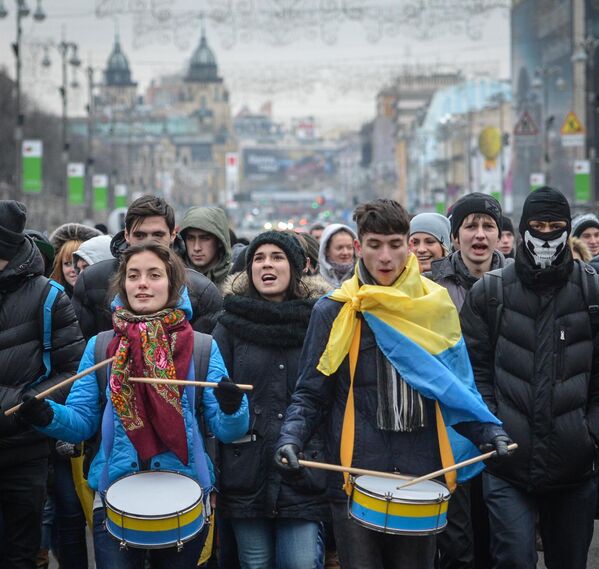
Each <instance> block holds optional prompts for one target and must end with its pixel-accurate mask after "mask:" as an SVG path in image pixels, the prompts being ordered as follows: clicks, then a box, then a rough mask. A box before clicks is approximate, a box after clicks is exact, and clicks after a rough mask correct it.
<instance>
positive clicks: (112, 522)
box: [105, 470, 204, 549]
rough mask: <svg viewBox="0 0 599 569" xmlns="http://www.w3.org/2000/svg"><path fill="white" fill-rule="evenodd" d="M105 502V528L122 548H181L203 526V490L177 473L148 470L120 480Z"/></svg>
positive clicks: (110, 489) (111, 488)
mask: <svg viewBox="0 0 599 569" xmlns="http://www.w3.org/2000/svg"><path fill="white" fill-rule="evenodd" d="M105 501H106V529H107V530H108V532H109V533H110V534H111V535H113V536H114V537H115V538H116V539H118V540H119V541H120V542H121V545H123V546H126V545H128V546H131V547H141V548H145V549H146V548H147V549H159V548H165V547H175V546H177V547H179V548H180V547H181V546H182V544H183V543H185V542H186V541H189V540H190V539H193V538H194V537H195V536H197V535H198V533H200V531H201V530H202V527H203V526H204V515H203V505H202V488H201V487H200V485H199V484H198V483H197V482H196V481H195V480H194V479H193V478H190V477H189V476H185V475H184V474H179V473H177V472H169V471H160V470H149V471H144V472H135V473H133V474H129V475H127V476H124V477H122V478H119V479H118V480H117V481H115V482H114V483H113V484H111V485H110V486H109V487H108V490H107V491H106V499H105Z"/></svg>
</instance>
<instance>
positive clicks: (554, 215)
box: [520, 186, 572, 239]
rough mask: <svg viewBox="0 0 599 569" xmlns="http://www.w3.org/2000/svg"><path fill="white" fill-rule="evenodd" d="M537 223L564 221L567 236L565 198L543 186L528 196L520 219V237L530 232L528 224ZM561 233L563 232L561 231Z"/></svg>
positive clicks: (569, 217)
mask: <svg viewBox="0 0 599 569" xmlns="http://www.w3.org/2000/svg"><path fill="white" fill-rule="evenodd" d="M533 219H534V220H537V221H565V222H566V223H567V225H566V230H567V231H568V234H569V233H570V231H571V224H572V220H571V214H570V204H569V203H568V200H567V199H566V196H564V194H562V193H561V192H560V191H559V190H556V189H555V188H550V187H549V186H543V187H542V188H539V189H538V190H535V191H534V192H531V193H530V194H528V197H527V198H526V200H525V201H524V206H523V207H522V217H521V218H520V235H522V238H523V239H524V233H525V232H526V231H531V230H530V227H529V225H528V224H529V222H530V221H531V220H533ZM562 231H563V230H562Z"/></svg>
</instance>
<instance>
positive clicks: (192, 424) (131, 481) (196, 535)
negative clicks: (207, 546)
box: [20, 243, 248, 569]
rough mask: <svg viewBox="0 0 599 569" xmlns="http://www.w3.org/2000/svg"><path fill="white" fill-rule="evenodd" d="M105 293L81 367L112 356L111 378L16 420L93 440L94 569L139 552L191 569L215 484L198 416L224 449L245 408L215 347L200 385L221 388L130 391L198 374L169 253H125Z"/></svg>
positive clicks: (180, 270)
mask: <svg viewBox="0 0 599 569" xmlns="http://www.w3.org/2000/svg"><path fill="white" fill-rule="evenodd" d="M113 284H114V289H115V293H116V294H115V298H114V301H113V303H112V306H113V328H114V333H110V336H111V340H110V342H109V343H108V346H107V349H106V350H105V353H102V354H97V353H96V352H97V351H98V350H96V343H98V344H99V345H100V342H102V341H104V340H103V339H102V338H103V336H102V334H106V333H101V334H99V335H98V336H94V337H93V338H92V339H91V340H90V341H89V343H88V345H87V347H86V350H85V353H84V355H83V358H82V360H81V364H80V370H83V369H87V368H89V367H90V366H92V365H93V364H95V363H96V362H97V361H99V360H103V359H104V357H106V356H109V357H110V356H114V357H115V359H114V361H113V363H112V366H111V367H110V368H109V371H108V373H105V372H104V370H100V371H98V372H92V373H89V374H88V375H86V376H85V377H83V378H82V379H81V380H79V381H78V382H77V383H75V384H74V385H73V388H72V390H71V393H70V395H69V397H68V399H67V401H66V404H65V405H64V406H63V405H57V404H55V403H54V402H52V401H47V400H45V399H41V400H37V399H29V400H28V401H27V402H26V403H25V404H24V405H23V407H22V408H21V410H20V416H21V418H22V419H23V420H25V421H27V422H29V423H31V424H33V425H34V426H36V427H37V428H38V429H39V430H40V431H42V432H44V433H46V434H47V435H49V436H51V437H56V438H60V439H63V440H67V441H71V442H79V441H82V440H86V439H90V438H92V437H96V438H97V440H98V443H99V444H98V445H97V450H96V454H95V456H94V457H93V460H92V462H91V466H90V469H89V475H88V483H89V485H90V487H91V488H92V489H93V490H95V491H96V499H95V502H94V548H95V557H96V566H97V567H98V569H118V568H125V567H126V568H127V569H129V568H133V567H136V568H137V567H139V568H140V569H141V568H142V567H143V563H144V549H146V548H147V549H149V550H150V559H151V564H152V567H153V568H157V569H160V568H166V567H168V568H169V569H176V568H181V569H183V568H184V567H185V568H187V567H195V565H196V564H197V560H198V558H199V555H200V552H201V549H202V545H203V543H204V540H205V534H206V531H205V529H206V527H205V526H204V529H203V530H202V525H203V518H204V517H205V515H206V513H207V512H206V509H207V508H209V501H208V499H207V498H208V496H209V494H210V491H211V490H212V486H213V483H214V475H213V471H212V464H211V462H210V459H209V458H208V456H207V454H206V453H205V451H204V440H203V436H202V435H201V434H200V431H199V429H198V421H197V420H196V407H197V410H202V411H203V417H204V421H205V423H206V425H207V428H208V429H209V430H210V431H211V432H212V433H214V434H215V436H216V437H217V438H218V439H220V440H221V441H222V442H230V441H232V440H235V439H238V438H239V437H240V436H242V435H244V434H245V433H246V432H247V429H248V405H247V399H246V398H245V397H244V396H243V394H242V392H241V391H240V390H239V388H238V387H237V386H235V385H234V384H233V383H232V382H231V381H230V380H228V378H226V376H227V370H226V368H225V365H224V363H223V360H222V357H221V355H220V352H219V350H218V347H217V345H216V343H215V342H211V345H210V346H209V350H208V352H207V353H209V363H208V369H207V374H206V379H207V380H208V381H213V382H221V379H222V383H221V384H220V385H219V387H218V388H217V389H212V388H204V389H203V391H202V392H198V393H196V392H195V389H196V388H195V387H194V386H192V385H186V386H179V385H172V384H171V385H167V384H166V383H161V382H156V383H153V384H146V383H137V382H134V381H132V379H134V378H135V377H146V378H160V379H161V380H163V381H168V380H169V379H171V380H172V379H183V378H185V379H194V377H195V369H196V367H198V366H196V364H195V360H196V357H197V355H196V356H195V357H194V350H197V349H198V348H196V346H198V345H199V343H198V342H197V338H196V337H194V334H195V333H194V331H193V330H192V328H191V325H190V324H189V321H188V320H189V318H190V317H191V306H190V303H189V298H188V296H187V289H186V288H185V269H184V267H183V265H182V262H181V261H180V260H179V259H178V257H177V256H176V255H175V254H174V253H173V252H172V251H171V250H169V249H167V248H166V247H164V246H162V245H159V244H155V243H150V244H145V245H137V246H133V247H130V248H128V249H127V250H126V251H125V252H124V253H123V255H122V260H121V265H120V267H119V270H118V273H117V274H116V275H115V281H114V283H113ZM208 338H209V337H208ZM204 340H205V341H206V338H204ZM208 341H210V340H209V339H208ZM199 367H201V366H199ZM103 376H104V377H103ZM105 379H106V380H105ZM201 379H203V378H201ZM221 386H222V387H221ZM165 471H166V472H165ZM186 500H187V501H188V502H189V503H187V502H186ZM110 534H112V535H110ZM113 536H114V537H117V538H118V539H114V537H113ZM119 541H120V543H119Z"/></svg>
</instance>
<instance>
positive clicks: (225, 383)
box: [214, 376, 243, 415]
mask: <svg viewBox="0 0 599 569" xmlns="http://www.w3.org/2000/svg"><path fill="white" fill-rule="evenodd" d="M214 397H216V400H217V401H218V405H219V407H220V408H221V411H222V412H223V413H226V414H227V415H232V414H233V413H235V411H237V410H238V409H239V406H240V405H241V400H242V399H243V391H241V389H239V387H237V386H236V385H235V384H234V383H233V382H232V381H231V380H230V379H229V378H228V377H224V376H223V378H222V379H221V380H220V383H219V384H218V387H215V388H214Z"/></svg>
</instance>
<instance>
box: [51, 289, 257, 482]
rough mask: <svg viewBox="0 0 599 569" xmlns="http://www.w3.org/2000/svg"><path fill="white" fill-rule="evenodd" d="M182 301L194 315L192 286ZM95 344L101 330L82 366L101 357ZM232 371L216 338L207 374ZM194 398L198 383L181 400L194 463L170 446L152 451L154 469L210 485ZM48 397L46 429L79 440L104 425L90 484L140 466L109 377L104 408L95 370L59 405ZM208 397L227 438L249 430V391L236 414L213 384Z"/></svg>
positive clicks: (215, 376)
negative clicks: (224, 409) (222, 406)
mask: <svg viewBox="0 0 599 569" xmlns="http://www.w3.org/2000/svg"><path fill="white" fill-rule="evenodd" d="M113 304H114V303H113ZM178 307H179V308H182V309H183V310H184V312H185V314H186V316H187V317H188V318H189V317H190V316H191V306H190V303H189V299H188V297H187V294H186V292H184V294H183V295H182V301H181V302H180V304H179V306H178ZM95 345H96V336H94V337H92V338H91V339H90V340H89V342H88V344H87V346H86V348H85V352H84V354H83V358H82V359H81V363H80V364H79V370H80V371H81V370H83V369H86V368H88V367H91V366H92V365H94V364H95V363H96V362H95V356H94V352H95ZM99 373H106V370H104V369H102V370H99ZM227 375H228V373H227V369H226V367H225V364H224V362H223V359H222V356H221V353H220V351H219V349H218V346H217V345H216V342H214V341H212V347H211V353H210V363H209V365H208V373H207V378H206V379H207V381H214V382H217V383H218V382H219V381H220V380H221V378H222V377H223V376H227ZM193 377H194V362H193V358H192V359H191V361H190V366H189V371H188V374H187V379H193ZM194 400H195V389H194V387H193V386H189V387H186V388H185V391H184V392H183V396H182V398H181V403H182V407H183V417H184V422H185V430H186V436H187V448H188V449H189V459H188V464H187V465H185V464H183V463H182V462H181V461H180V460H179V459H178V458H177V456H176V455H175V454H174V453H173V452H171V451H167V452H163V453H161V454H159V455H156V456H154V457H152V459H151V460H150V464H149V468H150V469H152V470H158V469H160V470H174V471H177V472H180V473H182V474H187V475H188V476H191V477H192V478H194V479H196V480H197V481H198V482H200V484H201V485H202V486H203V488H204V490H206V491H209V490H210V488H211V487H212V486H213V484H214V472H213V467H212V463H211V462H210V459H209V458H208V455H207V454H206V453H205V452H204V446H203V440H202V437H201V435H200V434H199V429H198V423H197V421H196V419H195V407H194ZM48 402H49V403H50V405H51V406H52V410H53V411H54V418H53V420H52V423H50V425H48V426H47V427H44V428H40V429H39V430H40V431H41V432H43V433H44V434H46V435H48V436H50V437H53V438H56V439H61V440H64V441H69V442H72V443H78V442H81V441H84V440H87V439H89V438H91V437H93V436H94V435H95V434H96V432H97V431H98V429H100V428H101V429H102V437H101V441H100V448H99V450H98V453H97V454H96V456H95V457H94V459H93V461H92V464H91V466H90V470H89V475H88V484H89V486H90V488H92V489H94V490H99V491H101V492H103V491H104V490H106V487H107V486H108V485H109V484H111V483H112V482H114V481H115V480H116V479H117V478H120V477H121V476H124V475H126V474H130V473H132V472H137V471H139V469H140V459H139V457H138V455H137V451H136V450H135V448H134V447H133V444H132V443H131V441H130V440H129V437H128V436H127V434H126V433H125V430H124V429H123V425H122V424H121V422H120V420H119V418H118V416H117V415H116V413H115V412H114V409H113V406H112V402H111V399H110V386H109V384H108V382H106V405H105V406H104V409H102V408H101V402H100V393H99V387H98V381H97V378H96V373H95V372H92V373H90V374H89V375H87V376H85V377H83V378H82V379H80V380H78V381H76V382H75V384H74V385H73V388H72V389H71V392H70V394H69V396H68V398H67V400H66V403H65V405H59V404H57V403H54V402H53V401H48ZM202 403H203V406H204V420H205V422H206V425H207V427H208V429H209V430H210V431H211V432H212V433H214V435H215V436H216V438H217V439H219V440H220V441H221V442H223V443H230V442H233V441H234V440H236V439H238V438H240V437H242V436H243V435H245V433H246V432H247V430H248V427H249V412H248V401H247V397H246V396H245V395H244V397H243V400H242V402H241V406H240V408H239V409H238V410H237V411H236V412H235V413H234V414H232V415H227V414H225V413H223V412H222V411H221V409H220V407H219V405H218V402H217V400H216V397H215V396H214V390H213V389H212V388H205V389H204V390H203V395H202ZM204 457H205V461H206V462H205V463H204V464H205V465H207V466H208V470H209V472H208V476H206V474H204V475H202V472H201V463H203V461H204ZM208 480H209V481H208ZM207 486H208V487H207Z"/></svg>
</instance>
